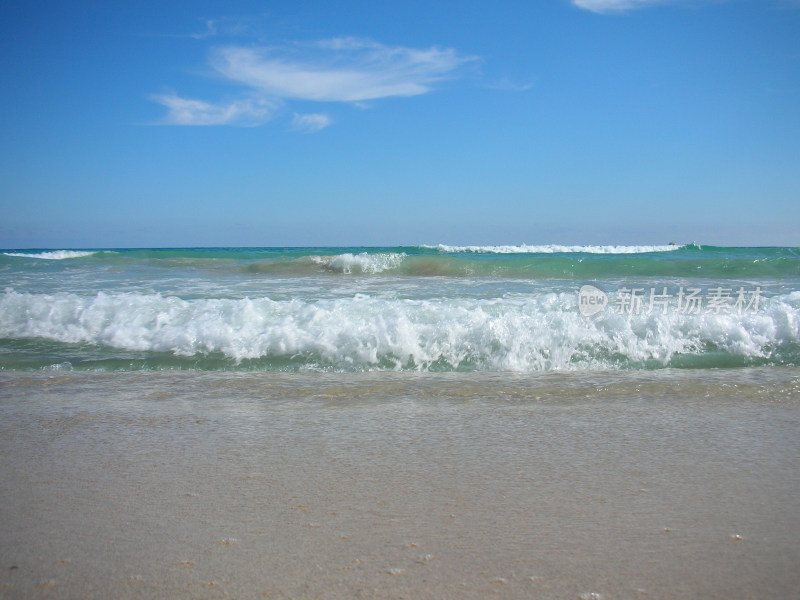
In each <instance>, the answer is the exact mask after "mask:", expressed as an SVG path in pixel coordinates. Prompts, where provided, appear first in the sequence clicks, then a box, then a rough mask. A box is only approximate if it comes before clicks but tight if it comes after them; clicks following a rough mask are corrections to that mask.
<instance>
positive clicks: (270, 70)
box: [152, 25, 477, 130]
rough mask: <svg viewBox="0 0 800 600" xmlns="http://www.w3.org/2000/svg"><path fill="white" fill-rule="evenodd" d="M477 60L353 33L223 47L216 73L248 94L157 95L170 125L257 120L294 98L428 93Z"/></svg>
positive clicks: (215, 56)
mask: <svg viewBox="0 0 800 600" xmlns="http://www.w3.org/2000/svg"><path fill="white" fill-rule="evenodd" d="M209 30H212V27H211V26H210V25H209ZM476 60H477V59H476V58H475V57H472V56H461V55H459V54H458V53H457V52H456V51H455V50H453V49H452V48H438V47H432V48H423V49H418V48H407V47H403V46H385V45H383V44H379V43H378V42H374V41H372V40H365V39H361V38H353V37H342V38H333V39H328V40H321V41H317V42H312V43H297V44H292V45H288V46H281V47H244V46H225V47H220V48H216V49H214V50H213V51H212V52H211V56H210V60H209V64H210V66H211V68H212V69H213V71H214V72H215V73H216V74H217V75H218V76H220V77H222V78H223V79H224V80H227V81H228V82H231V83H235V84H238V85H240V86H242V87H243V88H244V89H245V92H244V94H245V95H246V98H245V99H242V100H236V101H234V102H230V103H227V104H213V103H208V102H204V101H201V100H189V99H184V98H181V97H180V96H177V95H166V96H165V95H161V96H153V97H152V99H153V100H154V101H156V102H159V103H160V104H163V105H164V106H166V107H167V108H168V109H169V115H168V117H167V119H166V120H165V122H166V123H169V124H178V125H223V124H234V123H237V124H240V122H241V121H245V122H250V123H251V124H253V123H256V122H258V121H260V122H263V121H265V120H267V119H268V118H269V115H270V114H271V112H272V111H273V110H274V108H275V107H277V106H279V105H281V104H282V103H284V102H290V101H294V100H304V101H315V102H343V103H352V104H358V105H361V106H363V103H364V102H365V101H375V100H380V99H383V98H392V97H410V96H418V95H421V94H425V93H428V92H430V91H431V90H432V89H433V88H434V87H435V86H436V84H438V83H440V82H443V81H445V80H447V79H451V78H454V77H456V76H457V75H458V73H459V71H460V69H461V68H462V67H464V66H465V65H467V64H469V63H472V62H475V61H476ZM306 116H312V115H306ZM313 116H316V117H322V116H324V117H325V118H326V119H328V121H327V122H325V123H324V124H322V126H321V127H320V126H319V124H320V123H322V121H321V120H319V119H318V120H317V122H316V127H317V130H319V129H322V128H323V127H327V126H328V125H329V124H330V123H331V121H330V120H329V118H328V117H327V116H325V115H313ZM307 129H308V124H306V130H307Z"/></svg>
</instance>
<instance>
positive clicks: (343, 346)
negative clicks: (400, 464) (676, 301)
mask: <svg viewBox="0 0 800 600" xmlns="http://www.w3.org/2000/svg"><path fill="white" fill-rule="evenodd" d="M0 338H23V339H24V338H44V339H47V340H53V341H59V342H66V343H88V344H96V345H98V346H104V347H108V348H112V349H123V350H134V351H155V352H171V353H174V354H176V355H181V356H193V355H202V354H206V353H221V354H222V355H225V356H227V357H229V358H231V359H234V360H236V361H241V360H243V359H256V358H262V359H268V360H271V359H281V360H289V359H298V358H299V359H302V360H305V361H306V363H307V364H309V365H311V366H317V367H321V368H335V369H342V370H368V369H376V368H381V369H384V368H397V369H400V368H418V369H428V368H436V367H437V365H438V366H439V367H442V368H446V369H450V368H458V367H462V368H477V369H481V370H494V371H504V370H506V371H520V372H527V371H543V370H558V369H593V368H613V367H615V366H618V365H619V364H621V363H625V362H634V363H638V362H644V361H658V362H660V363H662V364H666V363H667V362H668V361H669V360H670V359H672V358H673V357H675V356H676V355H678V354H702V353H704V352H706V351H707V350H708V349H714V350H717V351H722V352H725V353H728V354H731V355H736V356H741V357H747V358H770V357H771V356H772V354H771V353H772V352H774V350H775V349H776V348H779V349H780V348H786V347H790V348H795V350H791V351H793V352H796V347H797V344H798V342H800V292H794V293H792V294H788V295H785V296H783V297H780V298H772V299H770V301H768V302H767V301H765V303H764V306H763V307H762V308H761V309H759V311H758V312H754V313H748V314H744V315H741V316H739V315H735V314H731V315H728V314H704V315H686V314H660V313H653V314H650V315H638V316H630V317H626V316H623V315H619V314H616V313H615V312H614V311H606V312H604V313H602V314H599V315H596V316H595V317H593V318H586V317H583V316H581V315H580V313H579V312H578V309H577V301H576V297H575V294H571V293H549V294H543V295H541V296H536V297H523V296H514V297H507V298H494V299H478V298H458V299H431V300H408V299H385V298H374V297H370V296H366V295H357V296H355V297H352V298H335V299H321V300H317V301H304V300H297V299H295V300H282V301H276V300H271V299H269V298H254V299H249V298H244V299H192V300H185V299H181V298H177V297H173V296H163V295H160V294H133V293H115V294H109V293H102V292H101V293H98V294H97V295H94V296H78V295H75V294H69V293H60V294H27V293H19V292H15V291H13V290H6V292H5V293H4V294H3V295H2V296H0Z"/></svg>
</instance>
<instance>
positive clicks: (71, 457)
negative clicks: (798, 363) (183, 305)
mask: <svg viewBox="0 0 800 600" xmlns="http://www.w3.org/2000/svg"><path fill="white" fill-rule="evenodd" d="M799 377H800V370H798V369H752V370H748V369H738V370H732V371H687V372H674V371H672V372H666V371H664V372H659V373H629V374H618V373H611V374H582V375H581V374H563V375H562V374H552V375H543V376H526V377H512V376H503V375H470V374H453V373H451V374H447V375H424V376H423V375H420V376H415V375H414V374H397V375H394V374H376V375H363V376H358V375H353V374H350V375H341V376H336V375H313V374H309V375H304V374H285V375H281V374H252V373H233V374H224V373H202V374H192V373H185V372H184V373H177V372H176V373H142V372H138V373H55V374H46V373H35V374H32V373H28V374H26V373H3V374H0V598H26V599H28V598H34V599H35V598H111V597H113V598H331V599H351V598H409V599H419V598H431V599H433V598H436V599H448V598H453V599H456V598H458V599H464V598H467V599H470V598H475V599H478V598H487V597H498V598H575V599H581V598H608V599H611V598H643V599H648V598H657V599H674V598H725V599H729V598H743V599H744V598H761V599H764V598H776V599H777V598H797V597H800V379H799Z"/></svg>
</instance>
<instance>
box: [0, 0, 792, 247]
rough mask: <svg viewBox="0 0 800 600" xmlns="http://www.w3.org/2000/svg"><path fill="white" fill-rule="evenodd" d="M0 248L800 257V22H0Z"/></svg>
mask: <svg viewBox="0 0 800 600" xmlns="http://www.w3.org/2000/svg"><path fill="white" fill-rule="evenodd" d="M0 84H1V85H0V247H2V248H20V249H21V248H122V247H196V246H331V245H339V246H394V245H415V244H439V243H444V244H548V243H553V244H663V243H668V242H673V241H674V242H678V243H686V242H696V243H700V244H711V245H728V246H736V245H739V246H747V245H787V246H800V0H537V1H534V2H530V1H529V2H521V1H520V2H510V1H502V0H501V1H498V0H493V1H491V2H488V1H487V2H483V1H476V0H461V1H459V2H455V1H453V2H449V1H448V2H431V1H430V0H426V1H425V2H421V1H417V0H404V1H403V2H392V3H389V2H386V3H383V2H375V1H374V0H370V1H356V0H345V1H340V2H329V3H322V2H319V3H310V2H306V3H301V2H296V1H292V2H283V1H271V2H265V1H262V2H244V1H239V0H226V1H225V2H215V1H205V0H191V1H184V0H170V1H169V2H164V1H163V0H159V1H158V2H147V1H140V2H119V1H112V0H108V1H105V2H97V1H96V0H95V1H92V2H85V1H82V0H76V1H73V2H69V3H67V2H61V1H58V2H56V1H37V0H7V1H6V2H3V3H2V6H0Z"/></svg>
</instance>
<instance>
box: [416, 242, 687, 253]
mask: <svg viewBox="0 0 800 600" xmlns="http://www.w3.org/2000/svg"><path fill="white" fill-rule="evenodd" d="M422 247H423V248H432V249H435V250H439V251H441V252H476V253H481V254H555V253H559V252H584V253H587V254H642V253H646V252H670V251H672V250H677V249H678V248H681V246H677V245H675V244H669V245H664V246H562V245H558V244H544V245H533V246H531V245H528V244H521V245H519V246H448V245H446V244H439V245H437V246H422Z"/></svg>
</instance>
